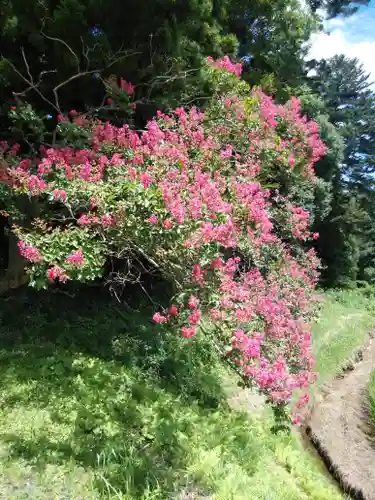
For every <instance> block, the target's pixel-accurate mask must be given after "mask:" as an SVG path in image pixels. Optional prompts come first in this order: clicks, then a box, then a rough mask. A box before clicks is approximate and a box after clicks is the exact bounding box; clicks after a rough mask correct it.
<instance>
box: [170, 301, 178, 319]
mask: <svg viewBox="0 0 375 500" xmlns="http://www.w3.org/2000/svg"><path fill="white" fill-rule="evenodd" d="M168 313H169V314H170V316H173V317H177V316H178V308H177V306H176V304H172V305H171V306H170V308H169V309H168Z"/></svg>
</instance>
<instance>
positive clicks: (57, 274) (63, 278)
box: [47, 266, 69, 283]
mask: <svg viewBox="0 0 375 500" xmlns="http://www.w3.org/2000/svg"><path fill="white" fill-rule="evenodd" d="M47 277H48V279H49V280H50V281H55V280H58V281H60V282H61V283H66V282H67V281H68V279H69V276H68V275H67V274H66V271H65V269H63V268H61V267H58V266H54V267H51V268H49V269H48V271H47Z"/></svg>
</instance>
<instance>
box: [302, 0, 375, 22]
mask: <svg viewBox="0 0 375 500" xmlns="http://www.w3.org/2000/svg"><path fill="white" fill-rule="evenodd" d="M308 3H309V5H310V7H311V8H312V10H313V11H314V12H315V11H316V10H317V9H324V10H325V11H326V12H327V16H328V18H333V17H336V16H338V15H340V14H343V15H345V16H348V15H351V14H354V13H355V12H356V11H357V10H358V9H359V7H360V6H361V5H368V4H369V3H370V0H354V1H353V0H309V2H308Z"/></svg>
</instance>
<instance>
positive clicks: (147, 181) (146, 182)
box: [140, 172, 152, 188]
mask: <svg viewBox="0 0 375 500" xmlns="http://www.w3.org/2000/svg"><path fill="white" fill-rule="evenodd" d="M140 179H141V182H142V184H143V187H144V188H148V187H150V186H151V184H152V178H151V175H150V174H148V173H147V172H146V173H144V174H141V176H140Z"/></svg>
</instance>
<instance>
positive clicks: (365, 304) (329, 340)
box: [313, 290, 375, 384]
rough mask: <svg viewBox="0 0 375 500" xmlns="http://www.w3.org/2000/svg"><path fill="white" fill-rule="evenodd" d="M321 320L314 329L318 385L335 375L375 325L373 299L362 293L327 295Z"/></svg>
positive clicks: (342, 292)
mask: <svg viewBox="0 0 375 500" xmlns="http://www.w3.org/2000/svg"><path fill="white" fill-rule="evenodd" d="M322 298H323V304H322V312H321V315H320V320H319V321H318V322H317V323H316V324H315V325H314V328H313V342H314V352H315V356H316V361H317V365H316V369H317V371H318V372H319V379H318V384H321V383H323V382H324V381H325V380H327V378H328V377H331V376H333V375H335V374H336V373H337V372H339V371H340V369H341V368H342V366H343V363H345V362H346V361H348V360H350V359H351V357H352V356H353V354H354V353H355V352H356V350H358V349H359V347H360V346H361V345H362V344H363V342H364V340H365V338H366V335H367V334H368V333H369V330H370V329H371V328H373V327H374V326H375V315H374V311H373V309H372V308H371V300H370V299H367V298H366V297H365V296H364V295H363V294H361V293H359V292H358V291H350V290H348V291H340V292H327V293H325V294H324V296H323V297H322Z"/></svg>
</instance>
